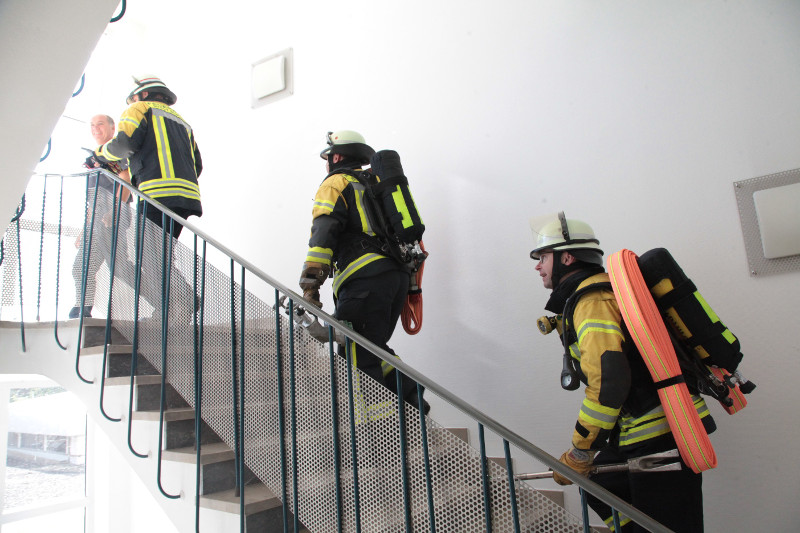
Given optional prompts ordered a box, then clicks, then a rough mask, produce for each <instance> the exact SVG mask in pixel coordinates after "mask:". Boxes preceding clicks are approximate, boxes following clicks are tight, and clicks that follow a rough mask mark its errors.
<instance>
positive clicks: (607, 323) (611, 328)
mask: <svg viewBox="0 0 800 533" xmlns="http://www.w3.org/2000/svg"><path fill="white" fill-rule="evenodd" d="M587 333H608V334H611V335H617V336H619V338H621V339H625V336H624V335H623V334H622V329H620V327H619V323H617V322H614V321H613V320H584V321H583V322H581V325H580V327H579V328H578V333H577V337H578V342H581V341H582V340H583V337H584V336H585V335H586V334H587Z"/></svg>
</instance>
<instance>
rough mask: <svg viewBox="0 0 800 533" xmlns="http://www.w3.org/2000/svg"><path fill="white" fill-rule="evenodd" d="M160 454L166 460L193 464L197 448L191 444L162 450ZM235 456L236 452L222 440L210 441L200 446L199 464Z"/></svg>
mask: <svg viewBox="0 0 800 533" xmlns="http://www.w3.org/2000/svg"><path fill="white" fill-rule="evenodd" d="M161 456H162V457H163V458H164V459H166V460H168V461H175V462H179V463H191V464H195V463H196V462H197V450H195V449H194V447H193V446H186V447H183V448H174V449H171V450H164V451H163V452H161ZM235 457H236V454H235V453H234V452H233V450H232V449H231V448H230V446H228V445H227V444H225V443H224V442H212V443H210V444H203V445H201V446H200V464H202V465H208V464H213V463H221V462H224V461H229V460H231V459H234V458H235Z"/></svg>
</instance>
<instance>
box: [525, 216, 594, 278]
mask: <svg viewBox="0 0 800 533" xmlns="http://www.w3.org/2000/svg"><path fill="white" fill-rule="evenodd" d="M530 224H531V231H532V232H533V238H534V240H535V241H536V247H535V248H534V249H533V250H532V251H531V259H534V260H536V261H538V260H539V256H540V255H541V253H542V252H550V251H553V252H557V251H562V250H569V252H570V253H572V254H573V255H574V256H575V257H576V258H578V259H579V260H581V261H584V262H587V263H592V264H597V265H602V264H603V258H602V255H603V250H602V249H601V248H600V241H599V240H597V238H596V237H595V235H594V231H593V230H592V227H591V226H589V224H587V223H586V222H582V221H580V220H573V219H569V220H567V218H566V217H565V216H564V212H563V211H559V212H558V213H553V214H550V215H545V216H540V217H533V218H531V219H530Z"/></svg>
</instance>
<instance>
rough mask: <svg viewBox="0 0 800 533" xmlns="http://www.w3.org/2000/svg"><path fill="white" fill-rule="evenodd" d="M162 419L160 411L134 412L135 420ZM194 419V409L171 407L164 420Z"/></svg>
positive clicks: (166, 411) (165, 413)
mask: <svg viewBox="0 0 800 533" xmlns="http://www.w3.org/2000/svg"><path fill="white" fill-rule="evenodd" d="M159 418H160V411H158V410H147V411H134V412H133V419H134V420H158V419H159ZM193 418H194V409H193V408H192V407H171V408H169V409H165V410H164V420H165V421H170V422H171V421H174V420H191V419H193Z"/></svg>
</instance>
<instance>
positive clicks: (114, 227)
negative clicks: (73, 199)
mask: <svg viewBox="0 0 800 533" xmlns="http://www.w3.org/2000/svg"><path fill="white" fill-rule="evenodd" d="M98 184H99V176H98ZM98 186H99V185H98ZM117 187H119V184H118V183H116V182H115V183H114V196H112V208H111V256H110V260H109V263H110V264H109V265H108V270H109V280H108V307H107V312H106V330H105V338H104V341H103V366H102V371H101V372H100V412H101V413H102V414H103V416H104V417H105V418H106V419H108V420H110V421H111V422H119V421H121V420H122V418H113V417H111V416H109V415H108V413H106V409H105V405H104V402H103V399H104V397H105V391H106V368H107V363H108V346H109V344H111V311H112V302H113V295H114V267H115V265H116V256H117V237H118V235H119V216H120V211H121V209H122V195H121V194H120V196H119V208H120V210H117V205H118V204H117V202H116V201H114V200H113V199H114V198H116V197H117ZM95 194H96V192H95Z"/></svg>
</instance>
